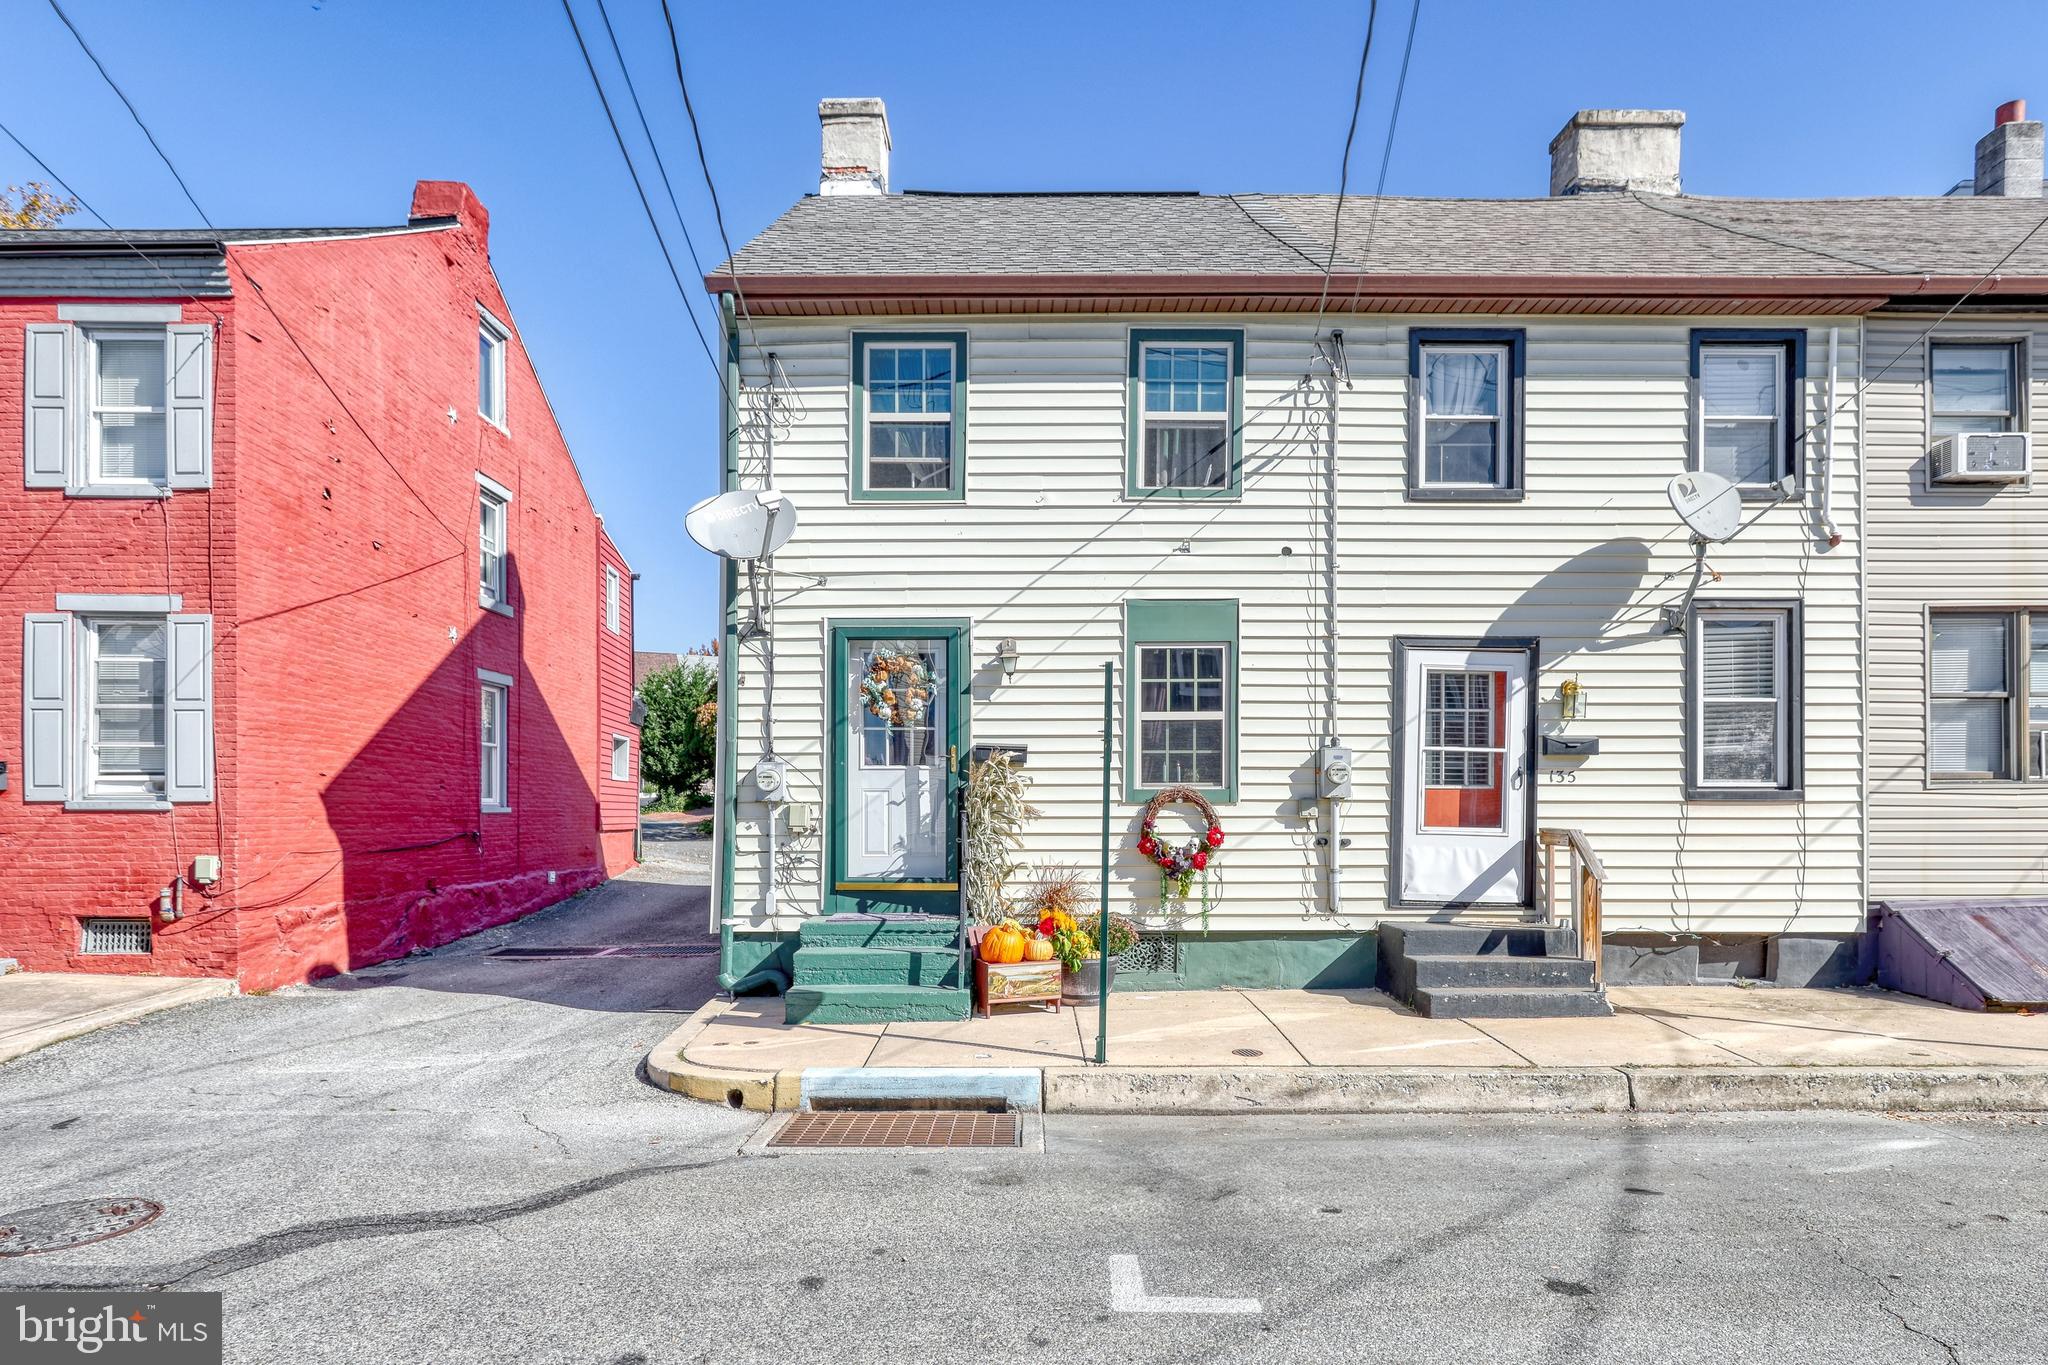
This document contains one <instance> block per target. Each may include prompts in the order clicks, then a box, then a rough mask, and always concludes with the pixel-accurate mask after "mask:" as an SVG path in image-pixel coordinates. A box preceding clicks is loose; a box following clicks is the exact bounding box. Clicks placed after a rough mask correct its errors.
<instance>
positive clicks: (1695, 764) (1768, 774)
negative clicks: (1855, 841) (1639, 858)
mask: <svg viewBox="0 0 2048 1365" xmlns="http://www.w3.org/2000/svg"><path fill="white" fill-rule="evenodd" d="M1796 620H1797V616H1796V613H1795V612H1794V610H1793V609H1791V608H1790V607H1736V606H1726V607H1706V606H1702V607H1698V608H1696V609H1695V612H1694V616H1693V629H1692V639H1691V641H1690V646H1689V647H1690V649H1691V652H1692V658H1691V670H1690V681H1689V686H1690V687H1691V689H1692V694H1691V697H1690V702H1691V707H1690V710H1691V713H1692V715H1691V718H1692V727H1691V728H1692V734H1691V736H1690V740H1691V743H1690V744H1689V746H1688V748H1689V750H1690V753H1689V754H1688V757H1687V761H1688V763H1689V765H1690V768H1691V773H1690V778H1691V781H1690V786H1691V788H1692V794H1693V795H1694V796H1695V797H1705V796H1716V795H1758V794H1767V795H1775V794H1779V793H1789V792H1792V791H1795V790H1796V789H1797V788H1798V785H1799V773H1798V768H1799V743H1800V737H1799V733H1798V730H1799V707H1798V692H1799V680H1798V669H1799V654H1798V641H1797V636H1796Z"/></svg>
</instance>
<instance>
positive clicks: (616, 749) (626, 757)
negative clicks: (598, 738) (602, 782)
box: [612, 735, 633, 782]
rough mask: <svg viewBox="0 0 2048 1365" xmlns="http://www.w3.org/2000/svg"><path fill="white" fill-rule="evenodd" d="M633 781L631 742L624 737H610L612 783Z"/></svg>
mask: <svg viewBox="0 0 2048 1365" xmlns="http://www.w3.org/2000/svg"><path fill="white" fill-rule="evenodd" d="M632 780H633V741H632V740H630V739H627V738H626V737H625V736H624V735H613V736H612V781H614V782H630V781H632Z"/></svg>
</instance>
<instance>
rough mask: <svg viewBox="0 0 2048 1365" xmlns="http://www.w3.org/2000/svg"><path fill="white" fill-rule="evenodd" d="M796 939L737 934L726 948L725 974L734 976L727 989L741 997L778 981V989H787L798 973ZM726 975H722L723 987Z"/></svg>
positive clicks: (778, 990) (771, 935)
mask: <svg viewBox="0 0 2048 1365" xmlns="http://www.w3.org/2000/svg"><path fill="white" fill-rule="evenodd" d="M796 948H797V945H796V940H794V939H790V938H777V937H776V936H775V935H773V934H734V935H732V937H731V940H730V942H729V943H728V944H727V945H725V962H726V966H725V972H726V973H730V974H731V976H732V978H733V983H734V984H732V985H730V986H725V987H724V989H726V990H729V991H731V992H733V994H735V995H738V994H739V993H741V992H742V991H744V990H747V989H748V988H749V984H748V983H750V982H751V983H752V984H753V985H755V986H761V985H766V984H769V982H771V981H775V980H776V979H777V978H779V981H776V990H777V992H778V993H779V992H781V991H783V990H786V989H787V988H788V985H789V980H790V977H791V975H792V974H794V973H795V971H796V961H795V959H796ZM724 980H725V975H724V974H723V973H722V974H721V975H720V976H719V981H720V983H721V984H723V982H724Z"/></svg>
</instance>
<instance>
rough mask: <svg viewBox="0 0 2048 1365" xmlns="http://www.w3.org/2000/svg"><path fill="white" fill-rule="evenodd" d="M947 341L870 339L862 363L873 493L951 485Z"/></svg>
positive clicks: (950, 349)
mask: <svg viewBox="0 0 2048 1365" xmlns="http://www.w3.org/2000/svg"><path fill="white" fill-rule="evenodd" d="M954 353H955V347H954V346H953V344H952V343H950V342H936V343H934V342H925V341H888V340H882V339H875V340H870V341H869V342H868V343H867V344H866V346H865V347H864V348H863V354H864V356H865V360H866V364H867V376H866V390H867V422H868V430H867V478H866V482H865V485H864V486H865V487H867V488H869V489H872V490H875V491H878V492H879V491H906V490H943V489H948V488H951V487H952V486H953V381H954V374H953V367H954Z"/></svg>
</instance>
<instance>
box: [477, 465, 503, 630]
mask: <svg viewBox="0 0 2048 1365" xmlns="http://www.w3.org/2000/svg"><path fill="white" fill-rule="evenodd" d="M506 506H507V504H506V500H505V497H504V495H503V494H501V493H499V492H497V491H496V490H495V489H492V488H488V487H483V486H479V487H478V489H477V499H476V507H477V560H476V563H477V604H478V605H479V606H484V607H491V608H495V609H500V610H502V609H504V608H505V607H506V606H507V605H508V603H507V600H506V596H505V528H506V516H505V511H506Z"/></svg>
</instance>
